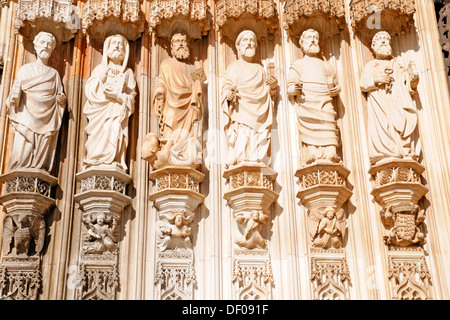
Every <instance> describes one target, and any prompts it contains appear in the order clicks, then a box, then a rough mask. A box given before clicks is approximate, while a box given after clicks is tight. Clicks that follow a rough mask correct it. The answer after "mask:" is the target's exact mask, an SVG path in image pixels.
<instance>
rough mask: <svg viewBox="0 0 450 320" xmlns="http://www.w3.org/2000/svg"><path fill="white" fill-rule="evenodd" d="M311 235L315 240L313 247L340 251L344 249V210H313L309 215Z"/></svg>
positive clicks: (328, 208) (330, 208)
mask: <svg viewBox="0 0 450 320" xmlns="http://www.w3.org/2000/svg"><path fill="white" fill-rule="evenodd" d="M308 226H309V233H310V235H311V237H312V239H313V243H312V245H313V247H320V248H324V249H326V248H329V247H333V248H336V249H339V248H341V247H342V241H343V236H344V233H345V214H344V209H342V208H341V209H339V210H337V212H336V209H335V208H333V207H327V208H325V209H324V210H323V211H322V210H317V209H315V210H311V211H310V212H309V213H308Z"/></svg>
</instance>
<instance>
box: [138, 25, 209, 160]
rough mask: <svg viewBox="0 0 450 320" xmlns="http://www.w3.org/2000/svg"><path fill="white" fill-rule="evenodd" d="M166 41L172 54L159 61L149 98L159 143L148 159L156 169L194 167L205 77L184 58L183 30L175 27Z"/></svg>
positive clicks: (186, 52)
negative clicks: (151, 95) (156, 80)
mask: <svg viewBox="0 0 450 320" xmlns="http://www.w3.org/2000/svg"><path fill="white" fill-rule="evenodd" d="M170 44H171V53H172V57H171V58H168V59H166V60H164V61H163V62H162V63H161V66H160V74H159V78H158V83H157V85H156V89H155V94H154V99H153V101H154V102H153V103H154V106H155V110H156V112H157V115H158V118H159V124H160V128H159V129H160V137H159V142H160V147H161V149H160V150H159V151H158V152H157V153H156V156H155V157H153V159H152V160H153V163H152V162H150V163H152V166H153V167H154V168H156V169H158V168H162V167H165V166H168V165H184V166H192V167H196V166H198V165H199V164H201V162H202V144H201V138H200V136H201V119H202V109H203V100H202V99H203V93H202V81H204V80H205V79H204V78H202V77H200V76H198V73H199V72H200V73H201V72H202V71H203V70H202V69H196V68H195V66H194V65H193V64H191V63H189V62H188V59H189V55H190V52H189V46H188V45H189V41H188V37H187V34H186V33H185V32H184V31H176V32H175V33H174V34H173V35H172V38H171V43H170ZM203 76H204V72H203ZM144 145H145V144H144ZM148 160H149V161H151V159H148Z"/></svg>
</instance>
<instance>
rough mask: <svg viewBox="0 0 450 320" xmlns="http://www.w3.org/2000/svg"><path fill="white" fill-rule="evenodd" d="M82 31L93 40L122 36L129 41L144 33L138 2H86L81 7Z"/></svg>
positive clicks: (117, 0) (116, 0)
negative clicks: (115, 35)
mask: <svg viewBox="0 0 450 320" xmlns="http://www.w3.org/2000/svg"><path fill="white" fill-rule="evenodd" d="M82 30H83V33H84V34H88V35H89V36H90V37H92V38H95V39H105V38H106V37H108V36H110V35H113V34H122V35H123V36H124V37H125V38H127V39H128V40H130V41H134V40H136V39H137V38H139V37H140V36H141V34H142V32H144V18H143V14H142V11H141V1H140V0H87V1H86V2H85V3H84V6H83V15H82Z"/></svg>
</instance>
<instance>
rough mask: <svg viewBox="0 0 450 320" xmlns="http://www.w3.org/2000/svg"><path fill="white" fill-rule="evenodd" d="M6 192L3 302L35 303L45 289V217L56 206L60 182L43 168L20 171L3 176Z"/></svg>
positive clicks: (1, 277) (2, 199) (2, 200)
mask: <svg viewBox="0 0 450 320" xmlns="http://www.w3.org/2000/svg"><path fill="white" fill-rule="evenodd" d="M0 181H1V182H4V183H5V193H4V194H3V195H2V196H1V197H0V203H1V205H2V206H3V208H4V210H5V211H6V216H5V218H4V220H3V241H2V263H1V268H2V271H1V272H0V283H2V286H0V299H11V300H23V299H26V300H35V299H37V297H38V293H39V290H40V287H41V255H42V252H43V251H44V244H45V238H46V223H45V219H44V215H45V214H46V213H47V212H48V211H49V210H50V209H51V208H52V207H53V206H54V204H55V200H54V199H53V198H52V187H53V186H55V185H56V183H57V179H56V178H55V177H53V176H51V175H49V174H48V173H47V172H46V171H43V170H39V169H20V170H19V169H17V170H13V171H10V172H9V173H7V174H5V175H3V176H1V177H0Z"/></svg>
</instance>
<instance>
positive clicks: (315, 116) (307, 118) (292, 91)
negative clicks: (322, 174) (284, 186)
mask: <svg viewBox="0 0 450 320" xmlns="http://www.w3.org/2000/svg"><path fill="white" fill-rule="evenodd" d="M299 43H300V47H301V49H302V51H303V53H304V57H303V58H302V59H299V60H297V61H295V62H294V64H293V65H292V66H291V67H290V68H289V72H288V79H287V86H288V88H287V92H288V94H289V95H290V96H293V97H294V99H295V102H296V104H297V108H296V110H297V118H298V125H299V130H300V138H301V141H302V144H303V146H304V148H306V150H305V151H306V152H307V155H306V164H309V163H313V162H315V161H316V160H318V159H321V160H327V161H330V162H335V163H339V162H340V161H341V159H340V157H339V156H338V155H337V148H338V147H339V145H340V142H339V132H338V128H337V121H336V111H335V108H334V106H333V103H332V100H333V97H335V96H337V95H338V94H339V92H340V91H341V88H340V87H339V85H338V84H337V81H336V75H335V72H334V70H333V68H332V67H331V64H330V63H329V62H328V61H324V60H322V59H321V58H320V57H319V53H320V47H319V33H318V32H317V31H316V30H313V29H308V30H306V31H304V32H303V33H302V35H301V37H300V41H299Z"/></svg>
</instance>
